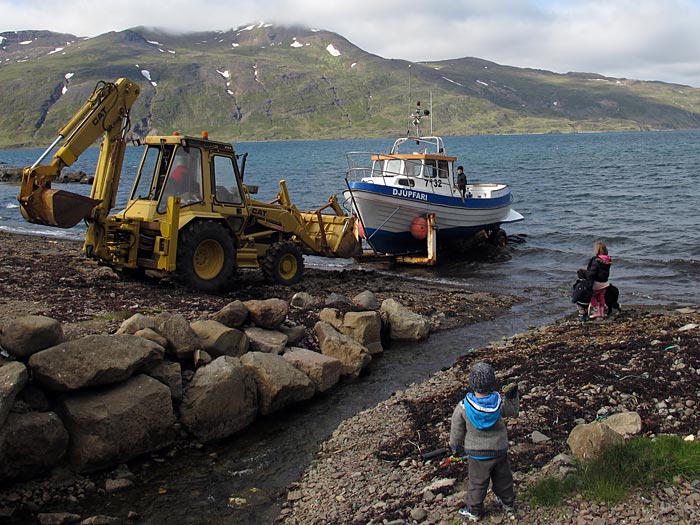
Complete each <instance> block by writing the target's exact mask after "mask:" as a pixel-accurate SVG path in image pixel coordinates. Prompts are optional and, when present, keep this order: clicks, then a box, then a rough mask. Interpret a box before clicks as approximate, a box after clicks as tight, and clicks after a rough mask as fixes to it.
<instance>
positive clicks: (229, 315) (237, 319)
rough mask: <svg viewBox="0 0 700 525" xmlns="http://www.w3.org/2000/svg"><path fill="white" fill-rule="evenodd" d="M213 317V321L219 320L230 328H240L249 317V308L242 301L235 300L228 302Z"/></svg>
mask: <svg viewBox="0 0 700 525" xmlns="http://www.w3.org/2000/svg"><path fill="white" fill-rule="evenodd" d="M211 318H212V321H218V322H220V323H221V324H223V325H226V326H228V327H229V328H240V327H241V326H243V325H244V324H245V322H246V319H248V309H247V308H246V307H245V305H244V304H243V303H242V302H241V301H239V300H235V301H233V302H231V303H228V304H227V305H226V306H224V307H223V308H222V309H221V310H219V311H218V312H216V313H215V314H214V315H212V316H211Z"/></svg>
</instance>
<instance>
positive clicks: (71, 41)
mask: <svg viewBox="0 0 700 525" xmlns="http://www.w3.org/2000/svg"><path fill="white" fill-rule="evenodd" d="M408 66H409V63H408V62H405V61H401V60H389V59H383V58H381V57H378V56H376V55H372V54H369V53H367V52H365V51H363V50H361V49H359V48H358V47H356V46H355V45H353V44H352V43H350V42H349V41H347V40H346V39H344V38H342V37H341V36H339V35H336V34H334V33H329V32H326V31H314V30H309V29H304V28H298V27H297V28H294V27H280V26H269V25H267V26H261V25H257V26H249V27H243V28H238V29H235V30H230V31H226V32H205V33H189V34H179V35H176V34H169V33H165V32H161V31H157V30H152V29H145V28H134V29H130V30H127V31H122V32H111V33H107V34H104V35H100V36H98V37H95V38H90V39H85V38H81V37H76V36H74V35H65V34H57V33H51V32H48V31H19V32H6V33H1V34H0V147H11V146H30V145H31V146H42V145H45V144H46V143H48V142H50V141H51V140H53V138H55V136H56V132H57V130H58V129H59V128H60V127H61V126H62V125H63V124H65V122H66V121H67V120H68V119H69V118H70V116H71V115H72V114H73V113H74V112H75V111H76V110H77V109H78V108H79V107H80V106H81V105H82V104H83V103H84V102H85V100H86V99H87V97H88V96H89V95H90V93H91V92H92V90H93V88H94V86H95V84H96V83H97V82H98V81H100V80H114V79H116V78H118V77H128V78H129V79H131V80H134V81H136V82H138V83H139V84H140V85H141V87H142V92H141V96H140V98H139V100H138V101H137V103H136V105H135V106H134V108H133V110H132V132H133V133H134V134H136V135H145V134H167V133H170V132H172V131H174V130H178V131H180V132H181V133H187V134H199V133H200V131H202V130H207V131H209V133H210V136H211V137H212V138H216V139H219V140H230V141H237V140H284V139H312V138H354V137H377V136H387V135H392V136H393V135H396V134H397V133H399V134H401V133H404V132H405V130H406V129H407V123H408V115H409V113H410V111H411V109H412V106H413V103H414V102H415V100H418V99H422V100H423V101H424V105H426V104H427V102H428V100H429V98H430V96H431V95H432V99H433V108H434V111H433V123H434V129H435V131H436V132H439V133H441V134H443V135H448V134H449V135H458V134H483V133H548V132H579V131H618V130H650V129H687V128H700V89H695V88H690V87H687V86H680V85H676V84H666V83H662V82H641V81H635V80H627V79H615V78H606V77H602V76H600V75H596V74H593V73H590V74H588V73H569V74H565V75H561V74H555V73H551V72H548V71H540V70H532V69H519V68H514V67H508V66H501V65H498V64H495V63H493V62H488V61H485V60H480V59H476V58H462V59H455V60H448V61H442V62H435V63H414V64H412V65H411V69H410V88H411V89H410V94H409V67H408ZM411 99H414V100H411Z"/></svg>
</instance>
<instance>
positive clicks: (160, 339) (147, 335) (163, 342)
mask: <svg viewBox="0 0 700 525" xmlns="http://www.w3.org/2000/svg"><path fill="white" fill-rule="evenodd" d="M134 335H135V336H136V337H143V338H144V339H148V340H149V341H153V342H154V343H156V344H158V345H160V346H162V347H163V348H167V347H168V340H167V339H166V337H165V336H164V335H161V334H159V333H158V332H156V331H155V330H154V329H153V328H142V329H141V330H137V331H136V332H134Z"/></svg>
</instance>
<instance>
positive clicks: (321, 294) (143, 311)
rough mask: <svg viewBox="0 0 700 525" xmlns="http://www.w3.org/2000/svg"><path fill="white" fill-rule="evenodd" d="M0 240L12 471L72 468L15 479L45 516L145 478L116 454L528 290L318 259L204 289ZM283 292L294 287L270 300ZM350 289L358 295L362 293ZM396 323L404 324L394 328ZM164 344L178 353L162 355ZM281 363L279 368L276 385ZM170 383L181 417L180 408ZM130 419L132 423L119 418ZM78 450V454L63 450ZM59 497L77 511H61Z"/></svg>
mask: <svg viewBox="0 0 700 525" xmlns="http://www.w3.org/2000/svg"><path fill="white" fill-rule="evenodd" d="M0 241H2V242H3V246H4V251H3V255H2V257H0V270H2V271H1V272H0V290H1V291H2V299H1V300H0V326H2V330H1V332H2V333H0V343H1V344H2V346H3V348H4V349H5V350H6V351H7V352H8V353H9V354H10V355H9V356H8V353H5V354H4V358H3V359H0V366H1V367H0V370H1V371H2V374H0V375H2V377H0V379H2V380H3V381H0V383H1V384H0V388H1V389H2V390H3V393H4V394H3V395H5V394H7V396H5V397H4V399H3V401H4V402H3V403H2V406H1V407H0V408H2V411H1V412H2V414H0V416H2V417H1V418H0V419H2V421H0V441H2V443H3V446H5V445H7V446H6V447H5V450H4V451H2V454H0V474H2V478H4V479H5V480H6V481H7V480H12V479H17V478H18V477H19V478H26V477H27V476H31V475H36V474H41V473H42V472H46V471H48V470H51V469H52V465H54V464H55V465H56V467H54V468H53V471H56V469H57V468H58V469H59V470H64V471H65V469H66V468H67V467H68V468H69V469H70V470H71V471H73V474H71V475H69V476H68V477H67V478H66V476H65V475H63V476H62V478H64V479H62V480H61V482H60V483H58V486H57V484H56V483H55V482H52V481H51V480H47V479H41V478H39V479H36V480H34V481H29V482H20V483H16V484H15V485H10V489H11V490H9V491H8V492H7V493H6V494H5V495H4V496H2V497H0V518H2V517H5V516H8V519H9V518H12V516H13V514H14V513H15V510H17V514H18V515H20V516H24V517H27V516H31V515H33V516H36V517H37V518H38V519H39V521H40V522H42V523H44V522H47V523H48V522H61V523H63V522H66V523H68V522H72V520H74V519H75V515H72V514H71V513H70V512H68V511H70V510H71V508H75V506H76V504H77V503H79V502H80V501H81V500H82V499H83V498H85V497H89V496H94V495H96V494H100V493H103V494H110V493H112V492H114V491H118V490H120V489H122V488H126V487H128V486H131V485H132V484H133V481H132V479H133V475H132V474H131V473H130V472H128V469H126V472H124V468H123V465H122V467H120V468H119V469H117V471H114V472H107V473H106V477H105V474H104V470H103V469H104V468H105V467H110V466H111V467H113V466H115V465H117V464H118V463H120V462H123V461H126V460H128V459H130V458H132V457H134V455H139V454H143V453H146V452H149V451H157V450H159V449H162V448H163V447H167V446H169V445H170V444H171V443H173V440H174V439H175V441H176V443H175V446H174V448H171V450H170V453H177V450H178V449H181V448H183V447H184V448H187V447H188V446H189V445H190V444H191V443H192V442H188V437H189V436H190V435H192V436H194V438H195V439H196V441H195V442H194V443H199V444H200V446H201V443H202V442H207V441H210V440H214V439H222V438H225V437H226V436H228V435H230V434H232V433H234V432H236V431H238V430H240V429H241V428H243V427H244V426H246V425H247V424H248V423H249V422H250V421H251V418H252V417H254V414H255V413H256V412H258V411H259V412H260V413H261V414H266V413H270V412H272V411H274V410H278V409H279V408H281V407H283V406H285V405H286V404H289V403H293V402H297V401H302V400H305V399H308V398H309V397H311V395H313V392H314V391H323V390H326V389H328V388H331V387H333V385H334V384H335V383H336V382H337V381H338V379H339V377H340V376H347V377H353V376H356V375H358V374H359V373H360V372H361V369H362V368H363V367H364V366H366V365H367V364H368V363H369V361H370V360H371V357H372V356H374V355H377V354H379V353H381V351H382V350H383V345H384V346H387V343H388V342H389V340H390V339H396V340H406V339H422V338H425V337H427V336H428V333H429V332H430V331H435V330H438V329H441V328H445V327H451V326H456V325H459V324H463V323H464V322H465V320H469V319H472V320H477V319H486V318H490V317H493V316H494V315H497V314H498V312H500V311H504V310H505V309H506V308H508V307H509V306H510V305H512V304H513V303H514V301H515V299H514V298H510V297H502V296H497V295H492V294H482V293H474V292H469V291H465V290H463V289H460V288H459V287H452V288H450V287H444V286H442V287H439V288H438V287H436V286H434V285H431V284H429V283H421V282H418V281H415V282H413V281H411V282H409V281H406V280H402V281H401V282H395V280H393V279H392V278H391V277H390V276H386V275H382V274H379V273H375V272H319V271H317V272H313V271H312V272H309V273H310V275H307V278H305V280H304V281H303V282H302V283H301V284H300V285H298V286H297V287H294V288H292V289H289V288H284V287H273V286H268V285H266V284H264V283H263V282H262V281H261V280H260V276H259V275H255V273H254V272H252V273H250V274H245V273H242V274H241V281H240V288H237V289H235V290H232V291H231V292H230V293H229V294H226V295H222V296H206V295H203V294H198V293H196V292H192V291H191V290H186V289H182V288H180V287H178V286H177V285H176V284H175V283H171V282H168V281H166V280H160V281H153V280H151V281H134V280H131V279H128V278H126V277H125V276H122V275H118V274H115V273H114V272H113V271H111V270H110V269H108V268H105V267H98V266H95V265H93V264H91V263H90V262H89V261H86V260H84V259H83V258H82V257H81V256H80V255H79V249H80V244H79V243H75V242H69V241H65V242H63V241H53V240H50V239H44V238H40V237H22V236H13V235H7V234H4V233H0ZM59 267H60V269H59ZM28 268H31V272H30V273H28V272H27V269H28ZM28 275H29V277H30V278H27V276H28ZM367 288H372V289H374V290H376V293H374V292H370V291H369V290H367ZM363 289H364V290H365V292H364V293H361V294H357V292H358V291H360V290H363ZM301 290H309V291H311V292H313V293H315V294H316V295H311V294H310V293H308V292H306V291H301ZM276 293H279V294H281V295H282V296H283V297H285V299H264V300H262V298H263V297H270V296H274V295H275V294H276ZM343 293H348V294H350V293H352V294H354V295H353V296H352V297H354V298H355V302H354V303H353V302H352V301H350V300H349V298H348V297H347V296H346V295H343ZM238 297H241V298H244V299H245V302H242V301H240V300H238V299H234V298H238ZM255 297H258V298H261V299H260V300H259V299H255ZM394 297H398V298H400V299H401V300H404V301H408V302H409V304H410V305H411V307H412V308H416V309H417V310H418V311H420V312H422V313H420V314H419V313H414V312H411V311H410V310H408V309H406V308H404V307H403V306H402V305H401V304H400V303H399V302H398V301H397V300H395V299H394ZM232 299H234V300H233V301H232ZM379 299H381V305H382V307H381V308H379V301H378V300H379ZM436 299H437V300H436ZM290 304H291V308H290V306H289V305H290ZM435 304H439V305H440V306H439V307H436V306H435ZM319 305H320V307H319ZM183 306H184V307H183ZM323 306H331V307H334V308H323ZM109 308H113V309H112V310H109ZM181 312H182V313H181ZM380 314H381V315H380ZM127 315H129V316H130V317H128V319H126V320H125V321H122V319H123V318H124V317H126V316H127ZM380 318H381V319H380ZM246 321H248V322H246ZM283 322H284V324H283ZM248 323H251V324H250V326H249V324H248ZM243 325H245V326H243ZM384 326H390V327H391V330H390V332H389V333H388V334H383V332H385V330H384V329H383V328H382V327H384ZM238 328H240V330H238ZM111 334H115V335H111ZM128 334H135V335H128ZM344 334H345V335H344ZM382 335H384V336H385V337H382ZM136 336H139V337H136ZM129 338H130V339H129ZM277 339H279V341H278V340H277ZM282 340H283V341H282ZM243 341H244V342H245V344H243V343H242V342H243ZM289 345H297V346H301V347H304V348H306V350H298V349H295V348H291V349H290V348H288V346H289ZM248 347H250V352H248V349H249V348H248ZM108 348H109V349H110V350H109V351H106V350H105V349H108ZM96 349H100V350H102V351H99V350H98V351H96ZM164 349H165V350H166V352H165V353H166V354H167V357H168V359H169V360H167V359H166V360H163V357H164V352H163V350H164ZM282 353H284V354H285V356H284V359H283V358H282V357H280V355H279V354H282ZM221 355H223V356H224V357H217V356H221ZM238 356H240V360H239V359H238ZM321 357H324V362H322V363H319V361H320V358H321ZM273 360H274V363H273ZM210 363H211V364H210ZM295 369H298V371H295ZM281 370H282V372H284V373H282V372H280V371H281ZM319 370H320V371H319ZM207 375H208V376H209V377H208V378H207V379H204V378H203V376H207ZM293 375H294V376H295V377H294V381H292V380H291V379H290V377H292V376H293ZM200 376H202V377H200ZM222 376H225V377H231V378H233V379H232V380H233V381H234V382H236V381H235V378H236V377H238V378H243V377H244V376H245V380H244V381H243V384H246V385H247V386H246V388H245V389H243V390H244V392H243V395H242V398H241V399H240V400H236V403H233V405H234V406H233V408H232V409H231V411H230V412H231V413H226V410H224V411H223V412H222V411H221V409H220V407H221V406H225V408H229V407H230V406H231V404H232V402H231V396H226V395H224V397H223V398H222V397H221V395H223V394H222V393H221V392H219V393H218V394H217V389H218V390H221V388H223V387H221V385H222V384H224V383H225V382H226V379H225V378H224V379H222ZM269 376H278V377H277V378H276V379H278V381H277V382H276V384H275V381H274V380H272V381H271V380H270V377H269ZM296 376H298V377H296ZM307 376H308V377H307ZM153 379H155V380H156V381H155V382H154V380H153ZM256 384H257V395H253V394H255V390H256V388H255V385H256ZM158 385H160V386H158ZM224 386H225V385H224ZM251 389H252V390H251ZM30 391H31V392H32V395H30V394H29V393H30ZM212 396H213V397H212ZM170 398H172V400H173V404H174V406H175V407H176V409H177V415H178V418H179V423H178V424H177V426H176V427H173V420H174V418H173V413H172V409H168V408H167V407H169V406H170V402H169V399H170ZM15 399H16V401H15V402H14V403H13V400H15ZM37 399H38V400H39V401H37ZM100 406H104V407H109V408H108V410H106V411H105V410H102V409H99V407H100ZM113 406H114V407H118V411H113V410H112V408H111V407H113ZM91 407H92V408H91ZM211 407H216V409H215V410H212V408H211ZM53 410H56V411H57V413H58V414H59V415H60V419H62V420H63V421H64V423H65V427H66V428H67V429H68V433H66V431H65V430H63V427H62V425H60V424H59V418H57V417H55V416H56V414H54V412H53ZM144 410H145V412H144ZM146 413H149V414H151V415H150V416H149V417H148V418H146V416H145V414H146ZM124 414H126V416H125V415H124ZM125 417H126V418H125ZM37 418H39V419H41V421H38V420H37V421H34V420H35V419H37ZM30 419H31V420H32V421H31V423H32V424H33V425H34V426H33V427H32V428H34V430H33V431H32V436H33V437H35V438H36V437H39V436H40V437H41V439H44V440H45V441H44V442H45V443H47V444H49V446H47V447H43V448H44V449H45V450H46V451H47V454H46V455H44V456H42V455H41V454H39V455H32V454H30V453H29V452H30V450H29V449H32V450H37V451H38V450H39V449H41V448H42V446H39V445H38V444H36V443H34V442H32V441H30V440H26V439H23V438H22V435H21V434H22V433H23V432H27V430H26V429H27V428H30V427H28V426H27V425H28V424H29V423H28V421H29V420H30ZM145 419H150V421H148V422H147V425H146V426H143V428H141V427H142V425H143V424H142V423H136V422H137V421H139V420H141V421H144V422H145ZM57 425H58V426H57ZM115 425H116V426H115ZM30 426H31V425H30ZM59 427H60V428H59ZM120 427H128V428H129V429H130V432H128V433H125V432H121V433H120V432H118V431H117V429H118V428H120ZM100 428H101V429H103V430H98V431H97V433H95V429H100ZM177 428H180V430H179V438H178V437H177ZM22 429H25V430H22ZM110 429H111V430H110ZM174 431H175V432H174ZM110 435H111V436H117V437H118V439H117V440H116V441H115V440H114V439H113V438H109V436H110ZM68 437H70V439H68ZM32 443H34V444H32ZM27 447H28V448H27ZM60 450H63V451H64V452H60ZM64 454H66V457H67V461H66V462H60V461H59V460H60V459H61V457H62V456H63V455H64ZM57 462H58V463H57ZM101 469H102V472H98V473H97V475H92V474H87V475H85V473H86V472H92V471H95V470H101ZM54 477H55V473H54ZM52 479H53V477H52ZM39 487H40V488H39ZM57 506H58V508H59V509H66V510H67V512H62V513H58V514H57V513H55V512H48V510H50V509H53V510H55V509H56V507H57ZM125 518H127V517H126V516H121V517H120V518H116V519H125ZM15 519H16V518H15Z"/></svg>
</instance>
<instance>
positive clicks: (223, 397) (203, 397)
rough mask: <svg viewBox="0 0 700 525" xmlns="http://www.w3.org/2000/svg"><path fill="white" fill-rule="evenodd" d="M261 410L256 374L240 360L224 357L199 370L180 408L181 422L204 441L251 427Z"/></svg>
mask: <svg viewBox="0 0 700 525" xmlns="http://www.w3.org/2000/svg"><path fill="white" fill-rule="evenodd" d="M257 411H258V401H257V387H256V384H255V379H254V378H253V375H252V373H251V372H250V371H249V370H248V369H247V368H246V367H245V366H243V364H242V363H241V361H240V359H238V358H237V357H229V356H222V357H219V358H218V359H215V360H214V361H212V362H211V363H210V364H208V365H207V366H205V367H202V368H200V369H198V370H197V373H196V374H195V375H194V379H192V382H191V383H190V386H189V388H188V389H187V394H186V395H185V398H184V399H183V401H182V404H181V405H180V421H181V422H182V424H183V425H184V427H185V428H186V429H187V430H188V431H189V432H190V433H191V434H193V435H194V436H196V437H197V439H200V440H201V441H213V440H215V439H221V438H225V437H227V436H230V435H231V434H234V433H235V432H238V431H239V430H241V429H242V428H245V427H246V426H248V425H249V424H250V423H251V422H252V421H253V420H254V419H255V416H256V414H257Z"/></svg>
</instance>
